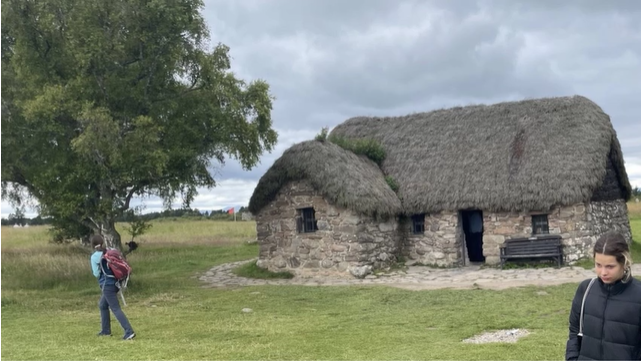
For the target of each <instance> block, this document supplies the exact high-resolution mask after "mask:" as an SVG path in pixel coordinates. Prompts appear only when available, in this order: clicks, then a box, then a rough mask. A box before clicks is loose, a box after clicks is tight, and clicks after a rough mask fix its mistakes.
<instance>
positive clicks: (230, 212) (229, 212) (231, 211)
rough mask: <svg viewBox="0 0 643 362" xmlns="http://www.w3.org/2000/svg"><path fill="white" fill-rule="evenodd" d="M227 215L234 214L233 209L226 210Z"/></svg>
mask: <svg viewBox="0 0 643 362" xmlns="http://www.w3.org/2000/svg"><path fill="white" fill-rule="evenodd" d="M228 214H230V215H232V214H234V207H233V208H231V209H230V210H228Z"/></svg>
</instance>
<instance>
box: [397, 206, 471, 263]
mask: <svg viewBox="0 0 643 362" xmlns="http://www.w3.org/2000/svg"><path fill="white" fill-rule="evenodd" d="M401 228H402V229H403V230H405V233H404V236H402V240H403V242H402V255H404V257H406V258H407V259H409V260H413V261H416V262H417V263H419V264H423V265H431V266H441V267H453V266H457V265H458V264H459V263H460V260H461V257H462V241H461V240H462V236H461V234H462V226H461V223H460V221H459V218H458V213H457V212H440V213H436V214H427V215H426V216H425V219H424V234H413V233H411V232H410V230H411V221H410V220H408V221H407V222H405V223H404V224H403V225H402V226H401Z"/></svg>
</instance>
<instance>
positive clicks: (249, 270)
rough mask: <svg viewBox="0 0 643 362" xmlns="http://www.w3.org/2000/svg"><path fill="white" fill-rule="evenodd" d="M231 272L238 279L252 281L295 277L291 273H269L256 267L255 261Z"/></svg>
mask: <svg viewBox="0 0 643 362" xmlns="http://www.w3.org/2000/svg"><path fill="white" fill-rule="evenodd" d="M232 272H233V273H234V274H236V275H238V276H240V277H244V278H253V279H292V278H294V277H295V276H294V275H293V274H292V273H291V272H287V271H285V272H276V273H275V272H271V271H270V270H267V269H263V268H260V267H258V266H257V262H256V261H251V262H250V263H246V264H243V265H241V266H238V267H236V268H235V269H233V270H232Z"/></svg>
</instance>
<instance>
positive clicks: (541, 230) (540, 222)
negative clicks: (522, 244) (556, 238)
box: [531, 214, 549, 235]
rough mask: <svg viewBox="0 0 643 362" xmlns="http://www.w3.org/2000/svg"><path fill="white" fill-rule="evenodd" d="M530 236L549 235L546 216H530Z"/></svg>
mask: <svg viewBox="0 0 643 362" xmlns="http://www.w3.org/2000/svg"><path fill="white" fill-rule="evenodd" d="M531 230H532V234H534V235H537V234H549V220H548V219H547V214H544V215H532V216H531Z"/></svg>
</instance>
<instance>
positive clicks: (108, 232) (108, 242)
mask: <svg viewBox="0 0 643 362" xmlns="http://www.w3.org/2000/svg"><path fill="white" fill-rule="evenodd" d="M100 226H101V229H100V230H94V231H95V232H96V233H99V234H100V235H102V236H103V239H105V246H106V247H107V248H114V249H118V250H120V251H123V245H122V244H121V234H119V233H118V231H116V225H115V223H114V220H113V219H108V220H106V221H105V222H103V223H102V224H101V225H100Z"/></svg>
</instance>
